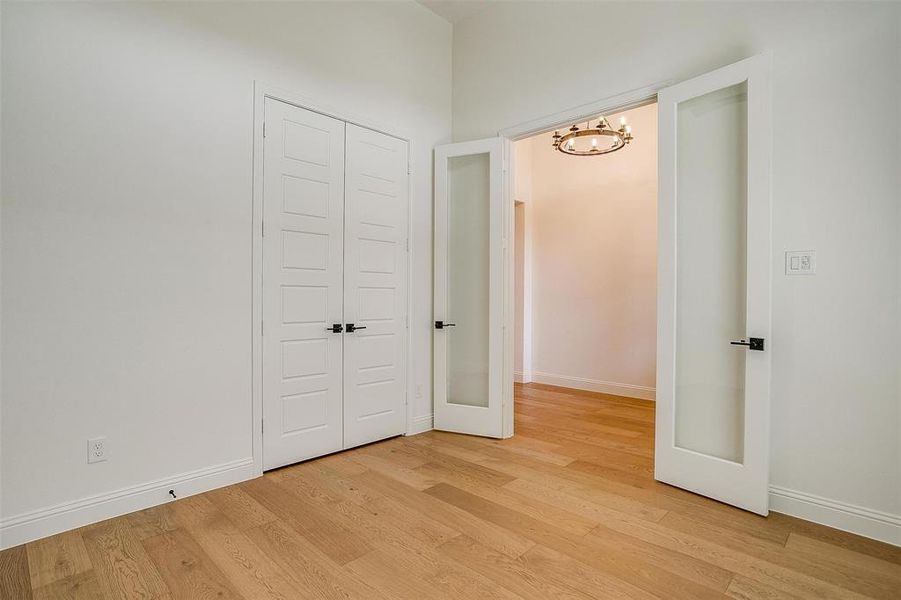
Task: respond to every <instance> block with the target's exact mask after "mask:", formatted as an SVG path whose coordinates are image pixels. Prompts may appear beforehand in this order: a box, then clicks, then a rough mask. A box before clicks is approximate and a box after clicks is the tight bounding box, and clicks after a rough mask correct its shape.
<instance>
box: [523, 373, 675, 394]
mask: <svg viewBox="0 0 901 600" xmlns="http://www.w3.org/2000/svg"><path fill="white" fill-rule="evenodd" d="M532 381H533V382H534V383H543V384H545V385H556V386H559V387H566V388H572V389H574V390H585V391H588V392H600V393H601V394H611V395H613V396H625V397H627V398H638V399H639V400H654V399H655V398H656V396H657V392H656V390H655V389H654V388H652V387H648V386H644V385H634V384H631V383H616V382H613V381H601V380H599V379H588V378H586V377H572V376H569V375H556V374H554V373H542V372H541V371H533V372H532Z"/></svg>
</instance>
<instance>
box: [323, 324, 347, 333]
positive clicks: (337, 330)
mask: <svg viewBox="0 0 901 600" xmlns="http://www.w3.org/2000/svg"><path fill="white" fill-rule="evenodd" d="M325 330H326V331H331V332H332V333H341V332H342V331H344V325H342V324H341V323H335V324H334V325H332V326H331V327H326V328H325Z"/></svg>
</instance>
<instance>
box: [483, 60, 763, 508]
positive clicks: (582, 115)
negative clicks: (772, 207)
mask: <svg viewBox="0 0 901 600" xmlns="http://www.w3.org/2000/svg"><path fill="white" fill-rule="evenodd" d="M770 60H771V56H770V55H763V56H758V57H753V58H749V59H746V61H740V62H742V63H745V62H747V61H770ZM729 68H735V67H733V66H729V67H724V69H729ZM689 79H691V78H689ZM676 83H677V82H676V81H674V80H666V81H661V82H657V83H654V84H651V85H648V86H645V87H642V88H638V89H635V90H631V91H628V92H624V93H622V94H617V95H615V96H610V97H607V98H604V99H601V100H598V101H596V102H592V103H589V104H584V105H581V106H577V107H575V108H571V109H568V110H563V111H561V112H558V113H554V114H551V115H546V116H544V117H539V118H537V119H533V120H531V121H526V122H524V123H521V124H519V125H515V126H513V127H509V128H506V129H502V130H500V131H499V132H498V136H499V137H501V138H502V139H503V140H504V162H505V169H504V170H505V182H504V204H505V207H507V208H508V209H509V214H508V215H507V216H505V219H507V221H506V227H507V228H508V231H510V232H512V231H513V230H514V229H513V227H514V223H513V219H514V210H513V206H514V198H513V182H514V177H515V173H514V162H515V161H513V160H512V158H513V157H512V143H513V142H515V141H519V140H522V139H525V138H528V137H532V136H534V135H537V134H540V133H544V132H547V131H551V130H554V129H559V128H562V127H566V126H569V125H570V124H572V123H578V122H583V121H586V120H588V119H589V118H594V117H596V116H597V115H599V114H610V113H615V112H622V111H625V110H629V109H633V108H638V107H640V106H644V105H646V104H650V103H653V102H656V101H657V96H658V94H659V93H660V92H661V91H662V90H664V89H666V88H671V87H672V86H674V85H676ZM765 93H767V94H768V93H769V92H768V91H767V92H765ZM766 181H767V183H766V185H767V186H768V185H769V176H768V174H767V177H766ZM658 210H659V209H658ZM769 227H770V231H769V232H768V235H769V236H770V238H771V236H772V231H771V228H772V222H771V221H770V223H769ZM658 235H659V232H658ZM508 239H509V240H510V242H509V243H508V244H507V248H506V249H505V256H504V286H505V293H506V294H507V297H506V298H505V315H504V328H505V332H507V335H506V336H505V344H504V359H505V360H504V365H505V367H504V391H505V395H506V394H509V398H510V400H509V402H507V401H506V400H505V402H504V406H503V410H504V414H503V419H504V432H505V437H507V436H508V435H513V417H514V409H513V398H512V396H513V350H514V349H513V331H514V330H513V327H514V322H513V321H514V304H513V303H514V297H513V293H514V289H513V273H514V264H513V247H514V243H513V240H512V237H509V236H508ZM771 263H772V249H770V254H769V255H768V257H767V264H766V265H765V266H766V268H767V270H768V271H767V272H769V273H770V285H772V271H771V269H772V265H771ZM657 265H658V270H659V269H660V266H661V257H660V254H659V253H658V258H657ZM657 285H658V293H659V289H660V283H659V281H658V284H657ZM767 302H769V303H770V306H769V311H770V313H771V312H772V299H771V298H768V300H767ZM661 309H662V307H661V306H658V307H657V313H658V315H657V323H658V333H657V335H658V340H657V343H658V345H659V344H660V343H661V337H662V336H661V332H660V331H659V323H660V314H661V313H660V311H661ZM769 327H770V329H769V332H770V335H772V325H771V324H770V326H769ZM664 333H665V334H666V332H664ZM666 335H668V334H666ZM669 339H670V338H666V339H664V340H663V341H664V342H667V340H669ZM527 368H528V369H529V370H531V365H529V366H528V367H527V366H526V365H523V370H524V371H525V370H526V369H527ZM657 383H658V384H659V383H660V382H659V381H658V382H657ZM767 393H769V391H768V390H767ZM658 396H659V390H658ZM505 398H506V396H505ZM768 403H769V400H767V409H766V410H765V411H764V412H765V413H766V419H767V422H768V420H769V418H770V417H769V409H768ZM657 416H658V418H659V417H660V411H659V410H658V411H657ZM766 429H767V431H768V429H769V427H768V426H767V428H766ZM763 443H765V444H767V445H769V443H770V442H769V437H768V436H767V439H766V440H765V441H764V442H763ZM656 460H657V458H656V457H655V467H656ZM727 500H730V499H727ZM730 503H732V502H730Z"/></svg>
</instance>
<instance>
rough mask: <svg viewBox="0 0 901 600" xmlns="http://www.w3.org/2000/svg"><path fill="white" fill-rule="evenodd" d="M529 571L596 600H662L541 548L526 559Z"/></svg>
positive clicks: (600, 570)
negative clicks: (596, 599) (570, 587)
mask: <svg viewBox="0 0 901 600" xmlns="http://www.w3.org/2000/svg"><path fill="white" fill-rule="evenodd" d="M521 558H522V560H523V562H524V563H525V564H526V566H528V568H529V569H530V570H531V571H532V572H533V573H536V574H537V575H538V576H539V577H541V578H543V579H545V580H548V581H553V582H556V583H558V584H561V585H570V586H573V587H574V588H576V589H578V590H579V591H580V592H582V593H584V594H587V595H589V596H590V597H592V598H598V599H601V600H623V599H625V600H648V599H651V598H654V599H659V598H661V596H658V595H656V594H652V593H650V592H648V591H647V590H643V589H641V588H640V587H638V586H636V585H633V584H632V583H629V582H628V581H627V580H625V579H620V578H618V577H616V576H615V575H613V574H612V573H610V572H609V571H608V570H604V569H597V568H593V567H591V566H589V565H586V564H584V563H582V562H580V561H578V560H576V559H574V558H570V557H569V556H567V555H565V554H562V553H560V552H557V551H555V550H551V549H550V548H546V547H544V546H541V545H537V546H535V547H533V548H532V549H530V550H529V551H528V552H526V553H525V554H523V555H522V557H521Z"/></svg>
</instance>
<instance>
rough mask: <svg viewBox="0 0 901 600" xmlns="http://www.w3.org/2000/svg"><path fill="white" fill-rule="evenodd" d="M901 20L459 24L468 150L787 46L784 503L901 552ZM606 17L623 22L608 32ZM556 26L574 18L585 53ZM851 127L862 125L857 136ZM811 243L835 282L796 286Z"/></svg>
mask: <svg viewBox="0 0 901 600" xmlns="http://www.w3.org/2000/svg"><path fill="white" fill-rule="evenodd" d="M899 13H901V5H898V4H897V3H894V4H879V3H875V4H863V3H857V2H854V3H771V4H761V3H756V2H747V3H728V4H721V3H690V4H685V3H665V2H664V3H626V2H621V3H550V2H548V3H517V4H508V3H496V4H492V5H490V6H488V7H486V8H485V10H484V11H483V12H481V13H479V15H478V17H477V18H470V19H466V20H463V21H461V22H459V23H457V24H456V26H455V29H454V60H453V65H454V79H453V87H454V110H453V114H454V138H455V139H456V140H467V139H472V138H479V137H484V136H490V135H497V132H498V131H499V130H501V129H504V128H506V127H510V126H513V125H516V124H518V123H523V122H526V121H530V120H532V119H535V118H538V117H541V116H543V115H547V114H552V113H556V112H558V111H560V110H563V109H566V108H569V107H573V106H578V105H582V104H586V103H589V102H594V101H596V100H598V99H601V98H605V97H609V96H613V95H615V94H619V93H623V92H625V91H628V90H634V89H637V88H640V87H642V86H647V85H651V84H653V83H655V82H661V81H665V80H682V79H686V78H689V77H692V76H694V75H698V74H701V73H704V72H707V71H709V70H712V69H714V68H717V67H720V66H723V65H726V64H729V63H732V62H735V61H737V60H740V59H742V58H745V57H748V56H751V55H754V54H757V53H760V52H764V51H772V52H773V56H774V72H773V74H774V83H773V111H774V127H775V137H774V165H773V176H774V179H773V206H774V208H773V226H774V230H773V236H774V237H773V273H774V280H773V339H772V344H771V348H772V352H773V373H772V428H773V429H772V467H771V484H772V486H773V487H772V490H771V491H772V498H773V500H774V506H775V508H776V509H778V510H783V511H789V512H793V513H794V514H799V515H801V516H805V517H807V518H812V519H817V520H820V521H829V522H831V523H833V524H837V525H839V526H844V527H847V528H856V529H857V530H858V531H861V532H865V533H867V534H870V535H881V536H883V537H888V536H895V538H894V539H895V540H896V541H901V535H899V533H898V531H899V523H901V520H899V517H898V515H901V466H899V461H901V451H899V439H898V438H899V422H901V417H899V411H901V407H899V404H901V393H899V365H901V355H899V344H898V343H897V339H898V335H899V331H901V324H899V321H901V318H899V315H901V307H899V256H901V245H899V239H901V235H899V223H901V220H899V189H901V180H899V173H901V169H899V168H898V167H899V160H901V156H899V155H901V149H899V145H901V141H899V137H901V136H899V126H901V115H899V112H901V104H899V102H898V98H899V92H901V90H899V87H901V56H899V28H901V14H899ZM600 22H614V23H616V24H617V26H616V27H611V28H607V29H605V31H604V34H603V35H598V32H597V24H598V23H600ZM549 23H553V24H557V25H559V24H565V32H562V31H558V32H557V33H559V34H560V35H565V38H566V40H567V43H565V44H561V43H560V35H556V34H552V35H551V34H549V28H548V24H549ZM552 29H553V28H552ZM511 48H515V49H516V51H515V52H511V51H510V49H511ZM511 99H515V102H514V101H511ZM752 126H753V124H752ZM835 127H841V128H847V134H841V135H839V136H838V138H840V141H839V139H838V138H837V137H836V133H835ZM808 249H814V250H816V251H817V253H818V261H819V264H818V272H817V274H816V275H815V276H813V277H788V276H785V275H783V272H784V269H783V253H784V252H785V251H786V250H808Z"/></svg>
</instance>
